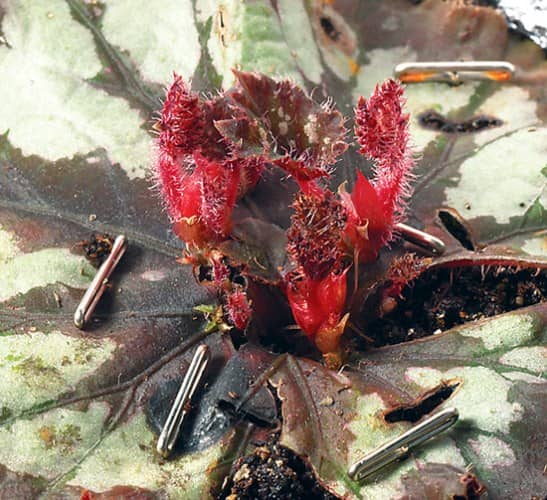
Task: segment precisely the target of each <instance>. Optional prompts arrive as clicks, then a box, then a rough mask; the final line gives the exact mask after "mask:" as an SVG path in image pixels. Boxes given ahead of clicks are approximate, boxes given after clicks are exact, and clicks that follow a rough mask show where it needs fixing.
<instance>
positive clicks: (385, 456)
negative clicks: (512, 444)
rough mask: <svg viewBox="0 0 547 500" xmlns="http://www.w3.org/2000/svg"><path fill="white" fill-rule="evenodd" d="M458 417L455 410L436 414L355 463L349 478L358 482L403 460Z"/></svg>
mask: <svg viewBox="0 0 547 500" xmlns="http://www.w3.org/2000/svg"><path fill="white" fill-rule="evenodd" d="M458 416H459V414H458V410H457V409H456V408H446V409H445V410H442V411H440V412H438V413H436V414H435V415H433V416H431V417H429V418H428V419H426V420H424V421H423V422H421V423H419V424H418V425H416V426H414V427H412V428H410V429H409V430H408V431H406V432H405V433H404V434H402V435H401V436H398V437H396V438H395V439H392V440H391V441H389V442H387V443H385V444H383V445H382V446H380V447H378V448H376V449H375V450H374V451H372V452H370V453H368V454H367V455H365V456H364V457H363V458H362V459H360V460H359V461H358V462H355V463H354V464H353V465H351V467H350V468H349V470H348V475H349V477H350V478H351V479H354V480H356V481H360V480H361V479H364V478H366V477H367V476H370V475H371V474H373V473H374V472H376V471H378V470H380V469H382V468H383V467H385V466H386V465H388V464H390V463H392V462H395V461H396V460H400V459H402V458H404V457H405V456H407V455H408V452H409V451H410V449H411V448H415V447H416V446H419V445H420V444H422V443H424V442H425V441H427V440H429V439H431V438H433V437H435V436H437V434H440V433H441V432H443V431H445V430H446V429H448V428H449V427H450V426H452V425H453V424H455V423H456V421H457V420H458Z"/></svg>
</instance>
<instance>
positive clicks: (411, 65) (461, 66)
mask: <svg viewBox="0 0 547 500" xmlns="http://www.w3.org/2000/svg"><path fill="white" fill-rule="evenodd" d="M394 73H395V76H396V77H397V78H398V79H399V80H401V82H403V83H423V82H445V83H450V84H452V85H457V84H460V83H463V82H466V81H474V80H493V81H496V82H506V81H508V80H510V79H511V78H512V77H513V75H514V74H515V67H514V66H513V65H512V64H511V63H509V62H506V61H440V62H405V63H401V64H398V65H397V66H395V71H394Z"/></svg>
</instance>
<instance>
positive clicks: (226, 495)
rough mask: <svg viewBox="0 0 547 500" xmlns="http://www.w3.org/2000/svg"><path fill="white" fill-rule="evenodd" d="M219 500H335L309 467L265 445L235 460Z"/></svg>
mask: <svg viewBox="0 0 547 500" xmlns="http://www.w3.org/2000/svg"><path fill="white" fill-rule="evenodd" d="M218 498H219V499H223V500H224V499H226V500H286V499H291V500H336V498H337V497H335V496H334V495H332V494H330V493H329V492H328V491H326V490H325V489H324V488H323V487H321V485H320V484H319V483H318V482H317V480H316V478H315V475H314V473H313V472H312V471H311V469H310V468H309V466H308V465H307V464H306V463H305V462H304V461H303V460H302V459H301V458H300V457H298V456H297V455H296V454H295V453H294V452H292V451H291V450H289V449H288V448H285V447H284V446H281V445H279V444H266V445H263V446H260V447H258V448H257V449H256V450H255V451H254V453H252V454H251V455H248V456H246V457H244V458H241V459H240V460H238V461H237V462H236V464H235V466H234V468H233V471H232V474H231V476H230V478H229V481H228V483H227V485H226V487H225V488H224V490H223V492H222V493H221V494H220V495H219V497H218Z"/></svg>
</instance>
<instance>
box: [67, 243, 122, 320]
mask: <svg viewBox="0 0 547 500" xmlns="http://www.w3.org/2000/svg"><path fill="white" fill-rule="evenodd" d="M126 249H127V240H126V238H125V236H124V235H123V234H122V235H120V236H118V237H117V238H116V239H115V240H114V243H113V245H112V250H111V252H110V254H109V255H108V257H107V258H106V260H105V261H104V262H103V263H102V264H101V267H99V270H98V271H97V273H96V274H95V277H94V278H93V281H92V282H91V284H90V285H89V287H88V289H87V290H86V292H85V294H84V296H83V297H82V300H81V301H80V304H78V307H77V308H76V312H75V313H74V324H75V325H76V326H77V327H78V328H80V329H81V328H83V327H84V326H85V324H86V323H87V322H88V321H89V318H90V317H91V315H92V314H93V311H94V310H95V307H96V306H97V303H98V302H99V299H100V298H101V296H102V294H103V293H104V291H105V289H106V286H107V285H108V278H109V277H110V275H111V274H112V271H114V268H115V267H116V266H117V265H118V262H119V261H120V259H121V258H122V255H123V254H124V253H125V250H126Z"/></svg>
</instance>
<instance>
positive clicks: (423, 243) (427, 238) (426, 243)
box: [395, 223, 446, 255]
mask: <svg viewBox="0 0 547 500" xmlns="http://www.w3.org/2000/svg"><path fill="white" fill-rule="evenodd" d="M395 230H396V231H398V232H399V233H401V236H402V238H403V239H405V240H406V241H410V243H414V245H417V246H419V247H420V248H423V249H424V250H427V251H428V252H431V253H433V254H435V255H442V254H443V253H444V251H445V248H446V247H445V244H444V242H443V241H442V240H440V239H439V238H437V237H435V236H433V235H432V234H429V233H426V232H425V231H420V230H419V229H416V228H414V227H411V226H407V225H406V224H402V223H398V224H395Z"/></svg>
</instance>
